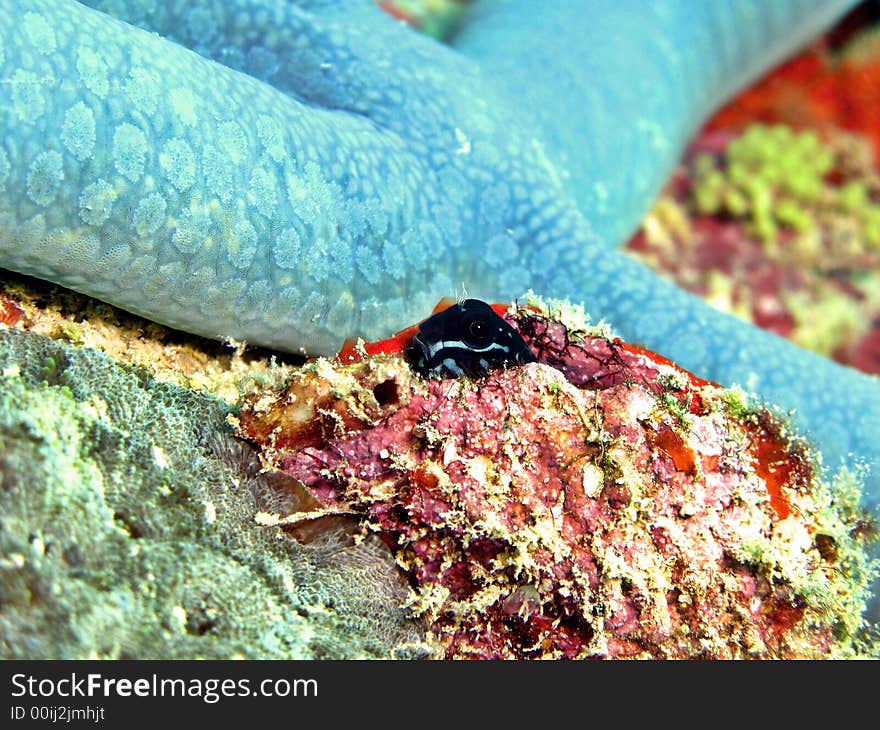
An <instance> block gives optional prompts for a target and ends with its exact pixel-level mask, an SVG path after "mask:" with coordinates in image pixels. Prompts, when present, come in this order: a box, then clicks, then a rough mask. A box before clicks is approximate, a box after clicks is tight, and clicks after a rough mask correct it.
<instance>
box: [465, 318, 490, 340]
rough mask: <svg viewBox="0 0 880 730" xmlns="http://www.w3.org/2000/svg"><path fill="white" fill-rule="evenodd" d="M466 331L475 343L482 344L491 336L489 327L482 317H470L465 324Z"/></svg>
mask: <svg viewBox="0 0 880 730" xmlns="http://www.w3.org/2000/svg"><path fill="white" fill-rule="evenodd" d="M466 332H467V334H468V337H469V338H470V340H471V341H472V342H474V343H476V344H484V343H486V342H488V341H489V339H490V338H491V336H492V332H491V327H490V326H489V324H488V323H487V322H484V321H483V320H482V319H472V320H470V321H469V322H468V323H467V324H466Z"/></svg>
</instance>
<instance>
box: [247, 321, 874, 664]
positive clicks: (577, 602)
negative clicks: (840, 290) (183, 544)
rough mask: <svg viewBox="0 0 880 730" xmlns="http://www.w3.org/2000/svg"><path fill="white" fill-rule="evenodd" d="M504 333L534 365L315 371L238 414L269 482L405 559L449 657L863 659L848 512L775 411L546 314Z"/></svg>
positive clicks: (398, 365)
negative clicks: (517, 340) (447, 374)
mask: <svg viewBox="0 0 880 730" xmlns="http://www.w3.org/2000/svg"><path fill="white" fill-rule="evenodd" d="M509 321H510V322H511V323H512V324H514V326H516V327H518V328H519V330H520V332H521V333H522V334H523V336H524V338H525V339H526V342H527V343H528V344H529V345H530V347H531V348H532V349H533V351H534V352H535V354H536V355H537V356H538V358H539V362H538V363H534V364H529V365H526V366H523V367H518V368H512V369H507V370H498V371H495V372H493V373H490V374H489V375H487V376H486V377H485V378H482V379H480V380H469V379H466V378H462V379H458V380H423V379H421V378H419V377H417V376H414V375H412V374H411V372H410V370H409V368H408V367H407V365H406V363H405V361H404V360H403V359H402V358H399V357H396V356H394V355H378V356H370V357H367V358H365V359H364V360H362V361H360V362H356V363H353V364H342V363H339V362H337V363H332V362H330V361H327V360H319V361H316V362H313V363H311V364H308V365H306V366H305V367H304V368H303V369H302V370H301V371H300V372H299V374H298V375H297V376H296V377H295V378H294V379H293V381H292V382H291V384H290V386H289V388H288V389H287V390H286V391H284V392H282V393H280V394H274V395H267V394H259V395H255V396H253V397H252V398H251V399H250V401H248V402H246V403H245V405H244V407H243V410H242V421H241V422H242V424H243V430H244V432H245V434H246V435H247V436H249V437H250V438H252V439H254V440H256V441H262V442H263V443H264V444H265V445H266V446H267V449H266V452H265V456H266V458H267V460H268V461H269V462H270V463H271V464H273V465H274V466H276V467H277V468H279V469H281V470H283V471H284V472H286V473H287V474H289V475H292V476H293V477H295V478H296V479H298V480H300V481H301V482H302V483H303V484H304V485H305V486H306V487H307V488H308V489H309V490H310V492H311V493H312V494H313V495H314V496H315V497H316V498H317V499H318V501H319V502H321V503H322V504H323V505H324V508H325V509H326V510H327V511H328V512H330V513H333V512H342V513H354V514H358V515H360V516H361V519H362V520H363V522H364V524H365V525H366V527H367V528H368V529H369V530H371V531H373V532H376V533H378V534H379V535H380V536H381V537H382V539H384V540H385V542H386V543H387V544H388V545H389V546H390V547H392V549H393V550H394V551H395V555H396V559H397V562H398V564H399V565H400V566H401V568H402V569H403V570H404V571H405V573H406V574H407V576H408V578H409V580H410V584H411V586H412V594H411V597H410V601H409V608H410V610H411V611H412V613H413V614H414V615H416V616H419V617H421V618H423V619H424V620H426V621H427V622H428V624H429V626H430V629H431V635H432V641H433V642H434V644H436V645H437V647H438V653H440V654H441V655H444V656H446V657H448V658H491V659H498V658H587V657H595V658H625V657H645V658H647V657H653V658H683V657H711V658H730V657H755V658H789V657H821V656H829V655H840V654H846V653H852V652H853V651H855V649H854V648H853V646H854V645H853V644H852V638H853V636H854V635H856V634H857V633H858V631H859V626H860V618H859V614H860V612H861V610H862V608H863V599H864V596H865V591H866V588H865V586H866V583H867V580H868V577H869V574H870V568H869V566H868V564H867V561H866V559H865V557H864V553H863V552H862V547H861V544H860V543H859V540H860V538H859V537H857V536H855V535H856V533H857V531H856V530H855V528H854V525H855V523H856V522H857V517H856V514H855V511H854V508H853V506H852V505H853V504H855V502H845V501H842V500H838V503H837V504H836V505H835V506H834V508H833V509H832V507H831V506H830V502H829V499H828V496H827V495H828V492H827V487H826V486H825V485H823V484H822V483H821V482H819V481H818V479H817V478H816V477H815V476H814V475H813V468H812V464H811V461H810V457H809V452H808V451H807V450H806V448H805V447H804V446H803V444H800V443H798V442H796V441H794V440H792V439H791V438H790V437H789V436H788V435H787V434H786V432H785V429H784V427H783V426H782V424H781V423H780V422H779V421H778V420H777V419H776V418H775V417H774V416H772V414H770V413H769V412H767V411H765V410H763V409H761V408H748V407H746V406H744V405H743V402H742V400H741V398H740V397H739V396H737V395H736V394H733V393H731V392H730V391H726V390H723V389H721V388H719V387H717V386H715V385H714V384H712V383H708V382H706V381H703V380H701V379H699V378H697V377H696V376H693V375H692V374H690V373H687V372H686V371H684V370H682V369H680V368H678V367H677V366H676V365H674V364H673V363H671V362H669V361H667V360H665V359H664V358H662V357H659V356H655V355H653V354H652V353H649V352H646V351H643V350H640V349H639V348H636V347H633V346H630V345H626V344H625V343H622V342H620V341H619V340H614V339H610V338H608V337H605V336H603V335H602V334H587V333H586V332H583V331H581V332H578V331H575V330H572V329H569V328H567V327H565V326H563V325H562V324H561V323H560V322H558V321H555V320H554V319H552V318H550V317H549V316H547V315H546V314H539V313H535V312H534V311H530V310H527V309H519V310H517V312H516V313H515V314H514V315H511V316H510V317H509ZM377 389H378V390H379V392H381V393H385V394H386V396H387V394H393V397H385V398H384V399H380V398H378V397H376V392H377ZM307 393H313V394H317V398H316V401H315V404H314V405H313V406H311V409H315V410H317V411H318V412H320V414H321V415H320V416H319V418H318V422H319V427H316V426H314V425H310V424H311V420H312V412H311V410H310V408H304V407H303V406H302V397H303V395H304V394H307ZM304 430H305V431H306V432H307V436H305V437H303V436H301V435H298V434H302V433H303V431H304ZM285 432H288V433H291V434H295V436H294V437H293V438H290V437H288V436H286V435H285ZM267 433H268V434H269V437H268V438H267V437H266V434H267ZM847 505H849V507H848V508H847ZM296 520H297V515H290V516H287V521H289V522H290V523H295V522H296Z"/></svg>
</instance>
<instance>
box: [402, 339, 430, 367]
mask: <svg viewBox="0 0 880 730" xmlns="http://www.w3.org/2000/svg"><path fill="white" fill-rule="evenodd" d="M403 353H404V355H405V356H406V359H407V360H408V361H409V364H410V365H411V366H412V368H413V369H414V370H416V371H418V372H423V371H426V370H427V369H428V363H429V362H430V360H431V347H430V346H429V345H428V343H427V342H425V341H424V340H423V339H422V338H421V335H420V334H415V335H413V337H412V339H411V340H410V341H409V344H408V345H407V346H406V348H405V349H404V351H403Z"/></svg>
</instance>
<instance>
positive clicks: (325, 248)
mask: <svg viewBox="0 0 880 730" xmlns="http://www.w3.org/2000/svg"><path fill="white" fill-rule="evenodd" d="M88 4H91V5H94V6H95V7H96V8H97V9H91V8H88V7H86V6H85V5H83V4H79V3H75V2H72V1H71V0H61V1H54V0H53V1H46V0H25V1H23V2H12V1H11V0H0V29H2V36H0V37H2V39H3V45H2V47H0V65H2V73H0V81H2V83H0V130H2V138H0V139H2V143H0V144H2V146H0V265H2V266H4V267H6V268H9V269H13V270H16V271H20V272H24V273H28V274H32V275H34V276H37V277H40V278H44V279H48V280H51V281H55V282H57V283H60V284H62V285H65V286H68V287H71V288H74V289H77V290H80V291H83V292H86V293H88V294H90V295H93V296H96V297H98V298H100V299H104V300H106V301H109V302H111V303H113V304H116V305H118V306H121V307H123V308H125V309H128V310H131V311H134V312H137V313H139V314H142V315H144V316H146V317H149V318H151V319H154V320H156V321H160V322H163V323H166V324H169V325H171V326H174V327H178V328H180V329H184V330H187V331H190V332H195V333H198V334H202V335H207V336H210V337H218V338H224V337H227V338H233V339H238V340H247V341H248V342H251V343H255V344H262V345H266V346H269V347H274V348H278V349H284V350H292V351H303V352H310V353H330V352H333V351H334V350H335V349H337V348H338V346H339V344H340V343H341V342H342V340H343V339H344V338H345V337H347V336H352V335H356V334H360V335H364V336H366V337H368V338H378V337H383V336H387V335H388V334H390V333H391V332H394V331H396V330H397V329H399V328H400V327H402V326H404V325H406V324H408V323H411V322H413V321H417V320H418V319H420V318H422V317H423V316H425V314H426V313H427V312H429V311H430V309H431V308H432V306H433V304H434V303H435V302H436V301H437V300H438V299H440V298H441V297H443V296H448V295H449V294H452V293H455V292H458V293H462V292H466V293H467V294H468V295H470V296H478V297H482V298H485V299H494V300H502V301H503V300H509V299H511V298H513V297H515V296H517V295H520V294H522V292H523V291H525V290H526V289H528V288H532V289H535V290H536V291H538V292H539V293H541V294H544V295H546V296H550V297H569V298H571V299H573V300H574V301H576V302H580V303H583V304H584V305H585V306H586V308H587V310H588V311H590V312H591V313H592V314H593V316H594V317H596V318H599V317H601V318H604V319H605V320H607V321H609V322H610V323H611V324H612V325H614V326H615V327H616V328H617V329H618V330H619V331H620V333H621V334H622V335H624V336H626V337H630V338H633V339H636V340H639V341H641V342H643V343H644V344H645V345H647V346H648V347H651V348H652V349H655V350H657V351H659V352H661V353H663V354H665V355H667V356H669V357H672V358H673V359H676V360H678V361H679V362H681V364H682V365H684V366H685V367H688V368H689V369H692V370H694V371H695V372H696V373H698V374H700V375H702V376H704V377H707V378H710V379H713V380H717V381H719V382H723V383H732V382H739V383H741V384H742V385H744V386H745V387H746V388H749V389H755V390H757V392H759V393H760V394H761V395H762V396H763V397H765V398H767V399H769V400H771V401H774V402H778V403H779V404H780V405H782V406H783V407H784V408H793V409H796V419H797V421H798V423H799V424H800V425H801V426H802V427H803V428H805V429H806V430H807V431H808V433H809V434H810V435H812V436H813V437H815V438H816V439H817V442H818V443H819V445H820V446H821V447H822V450H823V454H824V458H825V461H826V463H827V464H828V465H829V466H836V465H838V464H839V463H853V460H854V459H855V460H861V461H864V462H865V463H867V464H869V465H870V466H872V467H873V468H874V474H875V475H874V476H873V477H871V478H870V479H871V481H870V484H871V495H872V499H876V497H877V495H878V493H880V479H878V477H877V476H876V475H877V473H878V472H880V446H878V444H877V443H875V441H874V438H873V436H874V434H876V433H878V432H880V429H878V428H877V425H878V424H877V419H878V414H880V387H878V384H877V382H876V380H875V379H871V378H868V377H866V376H863V375H860V374H858V373H855V372H853V371H850V370H847V369H845V368H841V367H838V366H835V365H832V364H830V363H828V362H827V361H825V360H823V359H822V358H818V357H816V356H814V355H810V354H807V353H805V352H803V351H801V350H799V349H797V348H795V347H793V346H791V345H789V344H787V343H784V342H782V341H781V340H778V339H776V338H774V337H771V336H769V335H765V334H762V333H759V332H758V331H757V330H755V329H754V328H753V327H750V326H748V325H746V324H743V323H741V322H737V321H736V320H733V319H731V318H729V317H727V316H725V315H722V314H719V313H717V312H714V311H713V310H711V309H710V308H709V307H708V306H706V305H704V304H702V303H699V302H698V301H696V300H695V299H693V298H691V297H689V296H687V295H685V294H684V293H683V292H681V291H680V290H678V289H676V288H675V287H673V286H671V285H669V284H666V283H664V282H662V281H661V280H660V279H659V277H657V276H655V275H653V274H650V273H649V272H647V270H645V269H644V268H642V267H641V266H639V265H638V264H636V263H634V262H632V261H631V260H630V259H628V258H626V257H625V256H624V255H623V254H621V253H619V252H617V251H615V250H614V247H615V246H617V245H619V244H620V243H621V242H622V240H623V238H625V236H626V234H627V233H628V232H630V231H631V230H632V228H633V226H634V225H635V224H636V223H637V221H638V219H639V218H640V216H641V215H642V214H643V213H644V211H645V210H646V208H647V206H648V205H649V204H650V201H651V199H652V198H653V196H654V195H655V194H656V192H657V189H658V187H659V186H660V184H661V183H662V181H663V179H664V178H665V177H666V176H667V175H668V173H669V171H670V169H671V166H672V165H673V164H674V162H675V160H676V158H677V156H678V155H679V154H680V151H681V148H682V145H683V143H684V142H685V140H686V139H687V137H688V135H689V134H690V133H691V132H692V131H693V130H694V129H695V127H696V125H698V124H699V122H700V121H701V119H702V118H703V117H704V116H705V114H706V113H707V112H708V111H710V110H711V108H712V107H713V105H716V104H718V103H719V102H720V101H722V100H723V99H724V98H725V97H726V96H727V95H729V94H730V93H731V92H733V91H734V90H735V89H736V88H737V87H738V86H740V85H741V84H742V83H744V82H745V81H747V80H748V79H750V78H752V77H753V76H754V75H755V74H757V73H759V72H760V71H761V70H762V69H765V68H767V66H768V65H769V64H772V63H773V62H775V61H777V60H778V59H779V58H780V57H782V56H783V55H785V54H786V53H788V52H790V51H791V50H792V49H793V48H794V45H795V44H797V43H800V42H801V41H803V40H805V39H807V38H808V37H809V36H810V35H811V34H813V33H815V32H817V31H818V30H819V29H820V28H821V27H823V26H824V25H826V24H827V23H829V22H831V20H832V19H833V18H834V17H835V16H836V15H837V14H839V13H840V12H842V11H843V10H844V9H846V7H847V6H848V5H850V4H851V3H850V2H848V1H847V2H819V1H818V0H784V1H780V2H774V3H765V2H757V0H740V1H739V2H735V3H720V2H719V3H704V4H694V3H691V2H685V1H684V0H668V1H667V2H657V3H653V4H651V10H650V12H649V11H648V10H646V9H645V8H644V7H643V6H642V5H640V4H639V5H635V4H629V3H623V4H614V3H604V2H587V1H585V2H580V3H573V2H558V3H552V4H548V3H530V2H524V1H523V2H507V3H488V2H485V3H478V4H477V6H476V7H475V9H474V11H473V14H472V17H471V20H470V23H469V25H467V26H466V27H465V30H464V31H463V32H462V34H461V35H460V36H459V37H458V39H457V41H456V43H457V50H456V49H454V48H448V47H445V46H442V45H440V44H438V43H436V42H434V41H433V40H431V39H428V38H425V37H422V36H419V35H418V34H416V33H413V32H412V31H410V30H409V29H408V28H406V27H405V26H403V25H402V24H400V23H398V22H395V21H393V20H391V19H390V18H388V17H386V16H384V15H383V14H382V13H381V12H379V11H378V10H377V9H376V8H375V7H374V6H373V5H372V4H371V3H369V2H367V0H342V1H340V2H329V1H319V0H312V1H310V2H287V3H283V2H257V1H256V0H238V1H226V2H221V1H220V0H213V1H211V2H208V1H207V0H193V1H192V2H182V1H181V2H167V3H156V2H152V1H150V2H124V1H123V0H104V1H102V2H98V1H95V2H92V3H88ZM695 5H696V7H697V10H695V9H694V8H695ZM707 8H708V9H709V10H707Z"/></svg>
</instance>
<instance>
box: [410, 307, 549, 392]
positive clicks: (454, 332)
mask: <svg viewBox="0 0 880 730" xmlns="http://www.w3.org/2000/svg"><path fill="white" fill-rule="evenodd" d="M404 353H405V355H406V358H407V360H408V361H409V363H410V366H411V367H412V368H413V370H415V371H416V372H417V373H420V374H421V375H423V376H425V377H439V378H458V377H461V376H462V375H467V376H468V377H471V378H479V377H482V376H483V375H485V374H486V373H488V372H489V371H490V370H494V369H496V368H500V367H503V366H506V365H524V364H525V363H529V362H536V358H535V356H534V354H532V351H531V350H530V349H529V348H528V345H526V343H525V341H524V340H523V338H522V337H521V336H520V334H519V333H518V332H517V331H516V330H515V329H514V328H513V327H511V326H510V325H509V324H508V323H507V322H505V321H504V320H503V319H502V318H501V317H499V316H498V315H497V314H496V313H495V312H494V311H493V310H492V308H491V307H490V306H489V305H488V304H486V302H483V301H480V300H479V299H465V300H464V301H463V302H459V303H458V304H454V305H453V306H451V307H449V308H448V309H444V310H443V311H442V312H438V313H437V314H434V315H432V316H431V317H428V319H426V320H425V321H424V322H422V323H421V324H420V325H419V329H418V332H417V333H416V334H415V335H414V336H413V338H412V340H411V341H410V344H409V345H408V346H407V348H406V350H405V351H404Z"/></svg>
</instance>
